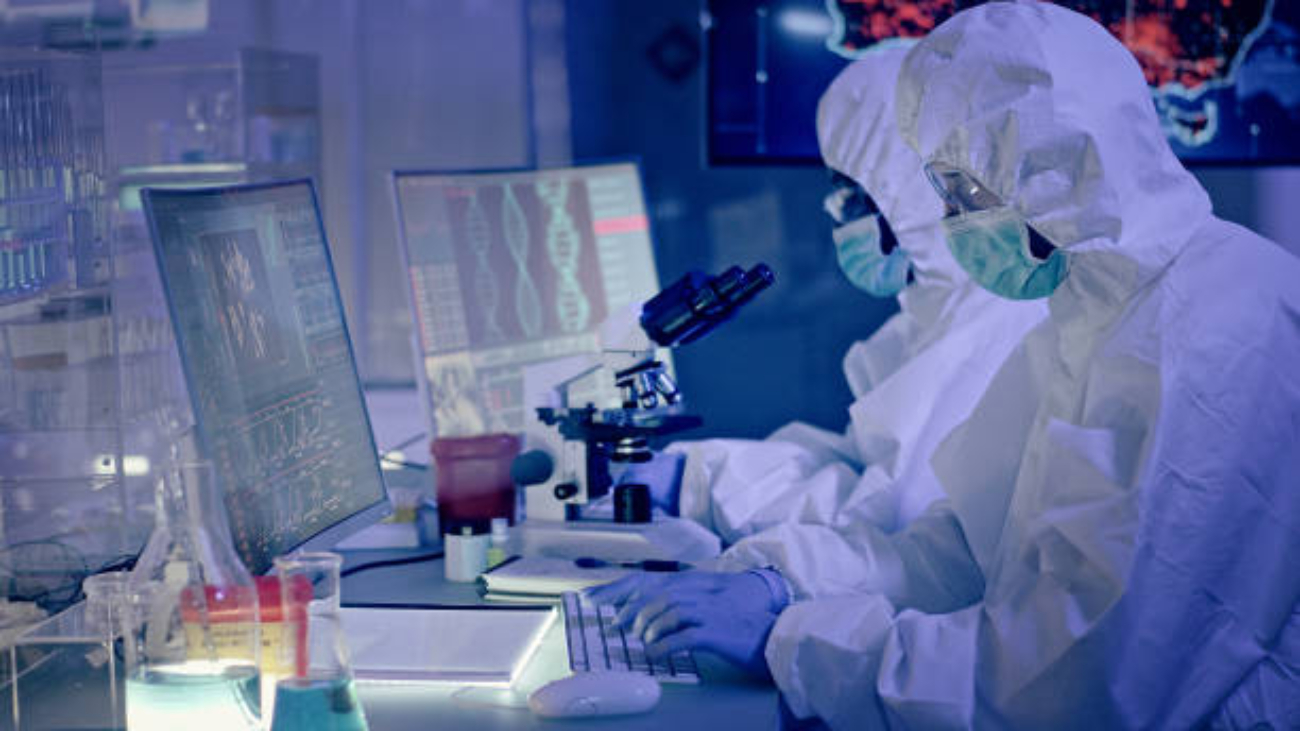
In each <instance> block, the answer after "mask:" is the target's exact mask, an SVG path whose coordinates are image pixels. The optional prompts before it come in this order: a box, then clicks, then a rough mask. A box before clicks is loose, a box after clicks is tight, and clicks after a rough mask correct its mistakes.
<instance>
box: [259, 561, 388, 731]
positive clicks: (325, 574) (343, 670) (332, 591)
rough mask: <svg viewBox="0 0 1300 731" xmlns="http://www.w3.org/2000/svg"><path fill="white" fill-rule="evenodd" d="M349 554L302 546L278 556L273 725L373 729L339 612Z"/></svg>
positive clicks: (315, 730)
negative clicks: (280, 625)
mask: <svg viewBox="0 0 1300 731" xmlns="http://www.w3.org/2000/svg"><path fill="white" fill-rule="evenodd" d="M342 564H343V559H342V558H341V557H340V556H339V555H338V554H334V553H328V552H301V553H294V554H290V555H288V556H280V557H278V558H276V559H275V571H276V574H277V575H278V576H279V579H280V601H281V610H280V616H281V621H282V622H284V623H285V631H284V632H283V633H282V635H281V637H282V639H281V642H280V643H279V650H278V651H279V652H280V653H281V657H280V661H279V662H278V663H277V665H278V666H279V667H281V668H283V669H284V672H285V673H286V674H285V675H284V676H283V677H280V678H278V679H276V684H275V701H274V704H273V710H272V716H271V731H367V725H366V716H365V713H364V712H363V710H362V708H361V702H360V700H359V699H358V698H357V692H356V685H355V683H354V681H353V676H352V665H351V662H350V660H349V658H348V648H347V643H346V642H345V640H344V636H343V627H342V624H341V621H342V618H341V616H340V614H339V594H340V583H339V582H340V576H339V569H340V568H341V566H342Z"/></svg>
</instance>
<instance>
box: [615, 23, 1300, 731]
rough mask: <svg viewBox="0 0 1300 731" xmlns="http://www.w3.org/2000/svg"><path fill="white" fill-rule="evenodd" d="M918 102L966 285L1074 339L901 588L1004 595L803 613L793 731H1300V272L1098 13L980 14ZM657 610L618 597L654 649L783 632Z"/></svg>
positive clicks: (1030, 383)
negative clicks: (1226, 188)
mask: <svg viewBox="0 0 1300 731" xmlns="http://www.w3.org/2000/svg"><path fill="white" fill-rule="evenodd" d="M897 104H898V116H899V127H900V129H901V130H902V131H903V133H904V135H905V136H906V137H908V138H909V140H910V141H911V142H912V143H913V144H914V146H915V147H916V148H917V150H918V152H919V153H920V155H921V156H922V158H923V159H925V160H926V161H927V168H928V170H929V172H930V174H931V175H932V177H933V179H934V182H935V186H936V189H937V190H939V191H941V192H942V195H943V197H944V198H945V200H946V202H947V204H948V206H949V208H950V210H951V212H952V213H953V215H952V216H951V217H950V218H947V219H945V228H946V232H947V236H948V238H949V242H950V244H951V246H952V249H953V251H954V253H955V255H956V257H957V259H958V260H959V261H960V262H961V263H962V265H963V267H964V268H965V269H966V270H967V271H969V272H970V273H971V275H972V276H973V277H974V278H976V279H977V280H978V281H980V282H981V283H982V284H984V285H985V286H986V287H989V288H990V289H991V290H992V291H995V292H998V293H1000V294H1002V295H1003V296H1007V297H1017V296H1032V295H1045V294H1048V293H1050V307H1051V318H1050V320H1049V321H1048V322H1047V323H1045V324H1044V326H1043V327H1040V328H1038V329H1036V330H1035V331H1034V332H1033V333H1031V334H1030V335H1029V337H1027V338H1026V341H1025V344H1024V346H1023V348H1021V349H1018V350H1017V351H1016V353H1014V354H1013V355H1012V357H1011V358H1010V359H1009V360H1008V362H1007V363H1006V364H1005V365H1004V366H1003V368H1002V369H1001V371H1000V372H999V374H998V375H997V377H996V378H995V379H994V381H993V383H992V385H991V386H990V389H989V391H988V393H987V394H985V396H984V398H983V399H981V401H980V403H979V405H978V406H977V407H976V409H975V411H974V413H973V414H972V416H971V418H970V419H969V420H968V421H967V422H966V423H965V424H963V425H962V426H961V427H959V428H958V429H957V430H956V431H955V432H954V433H953V434H952V435H951V436H950V437H949V438H948V439H947V440H945V442H944V444H943V445H942V447H941V448H940V449H939V450H938V451H937V452H936V454H935V457H934V460H933V467H934V471H935V474H936V475H937V476H938V478H939V481H940V483H941V484H942V486H943V489H944V491H945V493H946V494H947V496H948V500H949V501H950V505H951V510H952V518H953V520H954V521H955V523H956V525H957V526H958V528H959V530H958V531H956V532H955V533H954V534H953V540H952V541H951V542H950V543H947V544H936V545H933V546H927V547H924V550H922V551H920V552H918V553H917V555H916V556H915V557H914V558H913V560H912V561H911V563H909V564H906V565H904V566H903V567H901V570H902V572H903V574H904V575H905V576H906V577H908V580H910V579H911V577H913V576H915V577H917V581H916V584H917V585H916V586H915V587H914V590H913V591H914V592H915V593H917V594H924V593H927V590H926V589H925V588H924V587H923V586H922V584H923V583H924V580H925V577H926V576H929V575H932V574H934V573H935V570H934V568H933V566H935V565H937V564H943V565H945V568H943V569H942V570H941V572H940V573H942V574H944V575H947V576H949V577H956V576H960V575H962V574H965V575H967V576H969V577H971V578H970V581H971V582H975V581H979V582H982V583H983V590H982V592H981V593H980V595H979V596H978V597H977V599H976V600H975V601H970V602H964V601H962V600H961V598H960V597H952V600H951V601H949V602H948V604H949V605H948V606H937V605H932V606H929V607H927V608H925V609H924V610H921V609H917V608H911V607H909V606H907V604H906V603H900V602H896V601H891V600H890V599H889V598H887V597H886V596H884V595H881V594H863V595H858V596H846V597H839V598H833V599H819V600H814V601H808V602H802V603H797V604H793V605H791V606H788V607H786V608H784V610H783V611H781V612H780V614H779V618H778V619H776V621H775V623H774V624H773V625H769V626H768V629H769V630H770V634H769V635H767V637H766V642H765V660H766V666H767V668H768V669H770V671H771V673H772V675H773V677H774V679H775V681H776V683H777V685H778V686H779V688H780V689H781V691H782V693H783V697H784V699H785V700H786V702H787V703H788V705H789V708H790V709H791V710H792V711H793V713H794V714H795V715H797V716H800V717H813V716H815V717H818V718H820V719H821V720H822V721H824V722H825V723H827V724H828V725H829V726H831V727H834V728H863V727H871V726H873V725H875V726H881V725H897V726H906V727H925V728H971V727H978V728H1008V727H1010V728H1137V727H1143V728H1147V727H1155V728H1193V727H1201V726H1208V727H1211V728H1251V727H1256V726H1260V727H1272V728H1295V727H1296V726H1297V721H1300V572H1297V571H1296V569H1295V559H1296V557H1297V556H1300V490H1297V489H1296V485H1297V478H1296V475H1297V474H1300V449H1297V448H1296V446H1297V444H1300V418H1298V416H1297V415H1298V414H1300V287H1298V286H1297V282H1300V262H1298V261H1297V260H1296V259H1295V258H1294V257H1293V256H1291V255H1289V254H1287V253H1286V252H1284V251H1283V250H1282V249H1281V248H1280V247H1278V246H1277V245H1276V244H1274V243H1272V242H1270V241H1267V240H1265V239H1262V238H1260V237H1259V236H1257V235H1255V234H1253V233H1251V232H1250V231H1247V230H1245V229H1243V228H1241V227H1238V226H1235V225H1233V224H1229V223H1226V222H1224V221H1221V220H1219V219H1217V218H1215V217H1214V216H1213V215H1212V213H1211V210H1210V202H1209V199H1208V197H1207V196H1206V194H1205V192H1204V191H1203V190H1202V189H1201V187H1200V186H1199V185H1198V184H1197V183H1196V181H1195V179H1194V178H1193V177H1192V176H1191V175H1190V174H1189V173H1188V172H1187V171H1186V170H1185V169H1183V167H1182V166H1181V165H1180V164H1179V163H1178V161H1177V160H1176V159H1175V157H1174V156H1173V153H1172V152H1171V150H1170V149H1169V146H1168V144H1167V142H1166V141H1165V139H1164V136H1163V134H1162V132H1161V129H1160V126H1159V122H1158V120H1157V118H1156V114H1155V110H1154V107H1153V105H1152V101H1151V97H1150V94H1149V92H1148V89H1147V87H1146V84H1145V82H1144V80H1143V78H1142V74H1141V72H1140V70H1139V68H1138V66H1137V63H1136V62H1135V61H1134V60H1133V58H1132V56H1131V55H1130V54H1129V53H1128V51H1127V50H1126V49H1125V48H1124V47H1123V46H1122V45H1120V44H1119V43H1118V42H1117V41H1115V39H1114V38H1113V37H1112V36H1111V35H1110V34H1109V33H1108V32H1107V31H1106V30H1105V29H1104V28H1101V27H1100V26H1098V25H1097V24H1096V23H1094V22H1093V21H1091V20H1090V19H1088V18H1086V17H1085V16H1083V15H1080V14H1077V13H1074V12H1073V11H1069V10H1066V9H1063V8H1060V7H1058V6H1055V5H1052V4H1049V3H1021V2H1008V3H989V4H987V5H982V6H979V7H977V8H973V9H970V10H966V11H963V12H961V13H958V14H957V15H955V16H954V17H953V18H951V19H950V20H949V21H947V22H945V23H944V24H942V25H941V26H939V27H938V28H936V29H935V30H934V31H933V32H932V33H931V34H930V35H929V36H927V37H926V38H925V39H924V40H923V41H922V42H921V43H920V44H919V45H917V46H916V47H915V48H914V49H913V51H912V52H911V53H910V54H909V55H908V58H907V60H906V62H905V63H904V66H903V69H902V72H901V74H900V78H899V87H898V97H897ZM1029 230H1034V231H1036V232H1037V233H1038V234H1039V235H1040V236H1041V237H1042V238H1043V239H1045V240H1046V241H1048V242H1050V244H1051V245H1052V246H1053V247H1055V248H1054V249H1052V250H1051V251H1047V252H1044V251H1042V250H1041V248H1040V250H1039V251H1037V252H1035V251H1034V250H1033V247H1031V245H1030V244H1029V241H1028V240H1029V238H1030V237H1029V234H1028V231H1029ZM922 520H927V516H923V517H922V518H921V519H919V520H918V521H917V522H920V521H922ZM920 564H928V565H929V566H930V568H929V569H926V570H922V571H916V570H915V569H916V567H917V566H918V565H920ZM611 586H614V585H611ZM648 589H649V590H648V591H643V590H642V589H641V588H640V587H635V586H634V587H632V590H631V591H630V592H624V593H623V595H622V596H618V597H614V598H615V600H616V601H619V602H621V603H622V604H623V608H622V610H621V612H620V616H623V617H624V618H625V620H627V621H628V622H629V623H631V624H634V625H635V626H636V627H637V628H638V631H640V632H642V635H643V637H645V639H646V640H647V641H648V643H649V646H650V648H651V649H652V651H668V650H673V649H676V648H678V647H681V646H691V645H694V646H706V647H711V648H715V649H716V648H721V650H722V651H723V652H724V654H726V651H727V649H728V648H733V649H734V648H740V647H744V646H745V643H744V642H740V641H737V640H736V638H735V635H737V634H739V633H741V632H762V631H763V629H764V628H763V626H762V623H761V622H759V621H756V620H754V617H756V616H758V615H756V614H753V613H750V614H747V615H746V616H748V617H749V618H750V621H748V622H746V623H744V624H733V625H732V626H731V627H725V626H724V627H723V628H714V627H713V623H714V622H713V621H714V619H715V618H716V616H717V615H716V614H715V615H702V614H701V613H700V612H698V611H697V610H696V609H695V608H694V606H693V605H692V603H691V601H690V599H689V598H683V597H681V596H674V594H673V592H672V590H671V586H670V584H657V585H653V586H650V587H648ZM935 590H936V594H937V595H940V596H941V595H942V594H943V593H944V590H942V589H941V588H939V587H936V588H935ZM940 604H942V603H940ZM738 610H740V611H742V613H743V612H744V611H745V610H743V608H738ZM701 620H702V621H701ZM726 634H729V635H731V636H732V642H731V644H730V645H724V644H722V643H718V642H713V643H711V644H709V643H706V642H705V641H704V640H706V639H707V638H709V637H713V636H720V635H726ZM733 659H736V660H737V661H738V662H743V661H744V658H740V657H735V656H733ZM1265 725H1267V726H1265Z"/></svg>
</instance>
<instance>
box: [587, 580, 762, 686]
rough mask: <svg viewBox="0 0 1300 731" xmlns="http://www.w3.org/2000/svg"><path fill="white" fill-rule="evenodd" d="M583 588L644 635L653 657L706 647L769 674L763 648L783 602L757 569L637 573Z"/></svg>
mask: <svg viewBox="0 0 1300 731" xmlns="http://www.w3.org/2000/svg"><path fill="white" fill-rule="evenodd" d="M584 593H585V594H586V595H587V596H588V597H589V598H590V599H591V601H593V602H595V603H597V604H608V605H613V606H615V607H617V612H616V613H615V614H614V617H613V620H614V623H615V625H616V626H618V627H620V628H622V629H623V630H624V631H625V632H627V633H629V634H631V635H632V636H633V637H637V638H640V639H641V640H642V641H643V642H644V643H645V649H646V652H647V653H648V654H649V655H650V656H652V657H653V656H657V655H668V654H672V653H674V652H678V651H680V650H685V649H699V650H707V651H709V652H713V653H715V654H717V655H719V656H721V657H722V658H724V659H726V660H728V661H730V662H732V663H734V664H736V665H738V666H740V667H741V668H743V669H745V670H747V671H748V672H750V673H753V674H754V675H758V676H761V677H770V676H771V673H770V671H769V670H768V667H767V660H766V658H765V657H764V654H763V650H764V648H765V646H766V644H767V636H768V635H769V634H770V633H771V631H772V625H773V624H775V623H776V617H777V611H779V609H780V606H777V604H780V602H776V601H775V600H774V598H773V593H772V590H771V589H770V588H769V585H768V583H767V582H766V581H764V580H763V579H762V578H761V577H759V576H758V575H756V574H754V573H749V572H746V573H738V574H734V573H716V572H710V571H687V572H683V573H677V574H644V573H639V574H632V575H630V576H626V577H624V578H622V579H619V580H618V581H615V582H613V583H611V584H605V585H604V586H598V587H594V588H591V589H587V590H586V591H585V592H584Z"/></svg>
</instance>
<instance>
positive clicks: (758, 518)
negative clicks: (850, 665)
mask: <svg viewBox="0 0 1300 731" xmlns="http://www.w3.org/2000/svg"><path fill="white" fill-rule="evenodd" d="M905 54H906V52H905V50H904V49H898V48H891V49H888V50H884V51H881V52H877V53H873V54H871V55H870V56H869V57H867V58H864V59H861V60H859V61H857V62H855V63H853V64H851V65H850V66H848V67H847V68H845V69H844V70H843V71H842V72H841V73H840V74H839V76H837V77H836V79H835V80H834V82H833V83H832V84H831V85H830V87H829V88H828V89H827V91H826V92H825V94H824V95H823V96H822V99H821V102H820V105H819V107H818V110H817V132H818V141H819V143H820V147H821V151H822V156H823V158H824V160H825V162H826V165H827V167H829V168H831V169H834V170H837V171H839V172H841V173H843V174H845V175H847V176H849V177H850V178H852V179H853V180H854V181H855V182H857V183H858V184H859V185H860V186H862V188H863V189H864V190H865V191H866V192H867V193H868V194H869V195H870V196H871V197H872V199H873V200H874V201H875V202H876V205H877V206H878V207H879V208H880V211H881V213H882V214H883V215H884V218H885V219H886V221H887V222H888V224H889V226H890V228H892V229H893V231H894V234H895V237H896V238H897V240H898V244H899V246H900V247H901V248H902V249H903V250H904V251H906V252H907V253H908V256H909V257H910V259H911V261H912V269H913V273H914V276H915V281H914V282H913V283H912V284H910V285H909V286H908V287H907V288H906V289H905V290H904V291H903V292H902V293H900V294H899V304H900V310H901V311H900V312H899V313H898V314H896V315H894V316H893V317H892V318H890V320H888V321H887V322H886V323H885V324H884V325H883V326H881V328H880V329H879V330H877V331H876V332H875V333H874V334H872V336H871V337H870V338H868V339H867V340H864V341H860V342H858V343H855V344H854V345H853V346H852V347H851V348H850V349H849V352H848V354H847V355H846V356H845V358H844V373H845V375H846V377H847V379H848V384H849V387H850V388H851V390H852V392H853V395H854V398H855V401H854V403H853V404H852V406H850V408H849V416H850V425H849V427H848V429H847V430H846V432H845V433H844V434H835V433H832V432H827V431H824V430H821V429H817V428H815V427H812V426H809V425H807V424H803V423H799V422H796V423H792V424H789V425H787V426H785V427H782V428H781V429H779V430H777V431H776V432H775V433H773V434H772V435H771V436H770V437H769V438H767V439H765V440H738V439H713V440H705V441H698V442H680V443H677V444H674V445H671V446H670V447H668V450H667V451H679V452H684V453H685V454H686V462H685V467H684V469H683V477H682V486H681V495H680V509H681V514H682V516H683V517H686V518H690V519H692V520H694V521H696V522H698V523H700V524H702V525H704V526H705V527H706V528H709V529H711V530H713V531H714V532H716V533H717V534H718V535H719V536H720V537H721V538H722V539H723V541H724V543H732V542H735V541H736V540H738V539H740V538H742V537H744V536H746V535H749V534H752V533H756V532H758V531H761V530H764V529H766V528H769V527H771V526H774V525H777V524H782V523H793V522H799V523H814V524H843V523H848V522H861V521H863V520H866V521H869V522H872V523H874V524H876V525H879V526H881V527H882V528H884V529H886V530H892V529H894V528H895V527H896V526H897V525H902V524H906V523H907V522H908V521H910V520H912V519H913V518H914V517H915V516H916V515H918V514H920V513H921V512H922V511H923V510H924V509H925V508H926V507H927V506H928V505H929V504H930V503H931V502H932V501H933V500H934V499H935V498H936V497H938V496H939V494H940V493H939V489H938V487H937V484H936V482H935V479H934V476H933V474H932V473H931V471H930V468H929V457H930V454H931V452H932V451H933V449H934V448H935V446H936V445H937V444H938V443H939V440H940V439H942V438H943V436H944V435H946V434H947V433H948V432H949V431H950V430H951V429H952V428H953V427H954V426H955V425H956V424H958V423H960V422H961V421H962V420H963V419H965V418H966V416H967V415H968V414H969V412H970V410H971V408H972V407H973V406H974V405H975V401H976V400H977V399H978V398H979V396H980V394H982V393H983V392H984V389H985V388H986V387H987V385H988V382H989V379H991V378H992V376H993V373H994V372H995V371H996V370H997V367H998V366H999V365H1000V364H1001V363H1002V360H1003V359H1004V358H1005V357H1006V356H1007V355H1008V353H1010V352H1011V350H1012V349H1013V348H1014V347H1015V346H1016V344H1018V343H1019V342H1020V340H1021V338H1022V337H1023V336H1024V334H1025V333H1026V332H1028V331H1029V330H1030V329H1031V328H1033V326H1034V325H1036V324H1038V323H1039V322H1041V321H1042V320H1043V319H1044V318H1046V316H1047V310H1046V307H1045V306H1044V305H1043V303H1041V302H1008V301H1005V300H1002V299H999V298H997V297H995V296H993V295H991V294H989V293H988V292H985V291H984V290H983V289H981V288H980V287H979V286H978V285H976V284H974V283H973V282H971V281H970V280H969V279H968V278H967V277H966V275H965V274H964V273H963V272H962V270H961V268H960V267H959V266H958V265H957V263H956V262H955V261H954V260H953V259H952V255H951V254H950V253H949V252H948V250H947V247H946V244H945V242H944V237H943V231H942V229H941V228H940V226H939V220H940V219H941V218H942V215H943V206H942V203H941V202H940V200H939V197H938V196H937V195H936V194H935V192H934V190H933V189H932V188H931V187H930V185H929V183H928V181H927V180H926V178H925V175H924V173H923V172H922V170H921V161H920V159H919V158H918V157H917V156H916V154H915V153H914V152H913V151H912V150H911V149H910V148H908V147H907V145H906V143H904V142H903V140H902V138H901V137H899V135H898V132H897V129H896V127H895V125H894V113H893V89H894V80H895V79H896V78H897V75H898V68H899V66H900V65H901V64H902V60H903V57H904V55H905ZM828 243H829V242H828ZM783 568H784V569H785V570H786V573H787V575H788V576H789V577H790V578H792V579H793V578H795V574H797V573H799V568H800V567H795V566H784V567H783ZM797 586H798V584H797ZM798 588H803V587H798Z"/></svg>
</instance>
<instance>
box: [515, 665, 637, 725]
mask: <svg viewBox="0 0 1300 731" xmlns="http://www.w3.org/2000/svg"><path fill="white" fill-rule="evenodd" d="M658 702H659V681H657V680H655V679H654V678H652V677H650V676H649V675H646V674H645V673H633V672H624V671H619V670H602V671H596V672H589V673H575V674H573V675H570V676H568V677H567V678H560V679H559V680H553V681H551V682H549V683H547V684H546V685H543V686H542V687H540V688H538V689H537V690H535V691H533V693H532V695H530V696H528V706H529V707H530V708H532V709H533V713H536V714H537V715H539V716H542V717H543V718H575V717H578V716H617V715H622V714H628V713H644V712H646V711H648V710H650V709H651V708H654V705H655V704H656V703H658Z"/></svg>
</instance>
